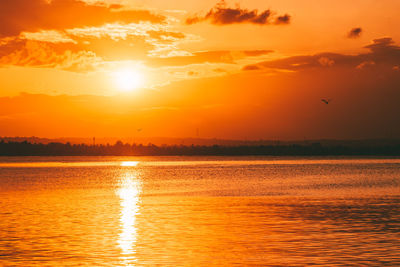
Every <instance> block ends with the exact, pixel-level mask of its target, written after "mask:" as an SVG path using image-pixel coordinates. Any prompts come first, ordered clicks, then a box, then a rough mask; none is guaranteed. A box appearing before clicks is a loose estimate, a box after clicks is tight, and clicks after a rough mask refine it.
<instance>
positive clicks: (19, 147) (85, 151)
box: [0, 141, 400, 156]
mask: <svg viewBox="0 0 400 267" xmlns="http://www.w3.org/2000/svg"><path fill="white" fill-rule="evenodd" d="M0 156H400V144H398V143H395V144H392V145H391V144H384V145H380V144H375V145H372V144H369V145H368V144H364V145H362V144H361V145H357V146H354V145H349V144H342V145H326V144H321V143H318V142H316V143H311V144H285V145H279V144H277V145H258V146H251V145H236V146H224V145H211V146H209V145H162V146H157V145H154V144H148V145H142V144H127V143H123V142H121V141H118V142H116V143H115V144H114V145H95V144H93V145H87V144H70V143H48V144H42V143H30V142H27V141H24V142H4V141H1V142H0Z"/></svg>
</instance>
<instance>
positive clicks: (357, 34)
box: [347, 28, 363, 39]
mask: <svg viewBox="0 0 400 267" xmlns="http://www.w3.org/2000/svg"><path fill="white" fill-rule="evenodd" d="M362 31H363V30H362V29H361V28H353V29H351V31H350V32H349V34H348V35H347V37H348V38H352V39H356V38H359V37H360V36H361V33H362Z"/></svg>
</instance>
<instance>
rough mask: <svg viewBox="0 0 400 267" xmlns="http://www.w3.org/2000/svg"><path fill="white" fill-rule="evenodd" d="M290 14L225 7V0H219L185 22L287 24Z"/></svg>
mask: <svg viewBox="0 0 400 267" xmlns="http://www.w3.org/2000/svg"><path fill="white" fill-rule="evenodd" d="M290 19H291V17H290V15H288V14H285V15H282V16H278V17H276V18H275V17H274V16H273V12H272V11H271V10H269V9H268V10H265V11H262V12H259V11H258V10H248V9H242V8H240V7H239V6H238V7H235V8H230V7H227V5H226V3H225V1H221V2H219V3H218V4H216V6H215V7H214V8H212V9H211V10H210V11H209V12H208V13H207V14H206V15H205V16H195V17H190V18H188V19H187V20H186V24H188V25H190V24H195V23H199V22H202V21H210V22H211V23H212V24H214V25H230V24H239V23H250V24H256V25H268V24H271V23H273V24H277V25H278V24H289V23H290Z"/></svg>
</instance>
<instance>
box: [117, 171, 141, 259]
mask: <svg viewBox="0 0 400 267" xmlns="http://www.w3.org/2000/svg"><path fill="white" fill-rule="evenodd" d="M117 193H118V195H119V197H120V200H121V217H120V225H121V233H120V235H119V239H118V244H119V247H120V248H121V250H122V255H123V258H122V259H123V262H124V265H125V266H130V264H132V263H134V262H135V261H136V258H135V253H136V249H135V245H136V240H137V227H136V216H137V215H138V214H139V208H140V193H141V183H140V180H139V179H138V175H137V173H133V172H129V173H126V174H125V176H124V177H122V178H121V187H120V188H119V190H118V192H117Z"/></svg>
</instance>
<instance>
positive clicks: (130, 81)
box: [113, 69, 143, 92]
mask: <svg viewBox="0 0 400 267" xmlns="http://www.w3.org/2000/svg"><path fill="white" fill-rule="evenodd" d="M113 76H114V83H115V85H116V86H117V87H118V89H119V90H120V91H123V92H131V91H133V90H135V89H138V88H139V87H140V86H142V85H143V75H142V74H141V73H140V72H139V71H137V70H135V69H121V70H118V71H115V72H114V75H113Z"/></svg>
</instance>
